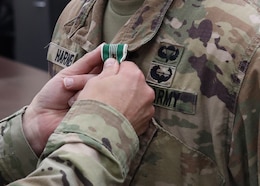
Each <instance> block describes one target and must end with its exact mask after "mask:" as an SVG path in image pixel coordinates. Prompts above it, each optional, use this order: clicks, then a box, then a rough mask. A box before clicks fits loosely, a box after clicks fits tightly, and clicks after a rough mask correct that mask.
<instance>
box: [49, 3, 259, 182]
mask: <svg viewBox="0 0 260 186" xmlns="http://www.w3.org/2000/svg"><path fill="white" fill-rule="evenodd" d="M259 5H260V2H259V1H258V0H237V1H228V0H226V1H223V0H214V1H213V0H203V1H200V0H189V1H182V0H146V1H145V2H144V4H143V5H142V7H141V8H140V9H139V10H138V11H137V12H136V13H135V14H134V15H133V16H132V17H131V18H130V19H129V21H128V22H127V23H126V24H125V25H124V26H123V27H122V28H121V29H120V30H119V31H118V33H117V34H116V36H115V38H114V39H113V41H112V43H127V44H128V45H129V48H128V56H127V58H128V60H132V61H134V62H135V63H136V64H137V65H138V66H139V67H140V68H141V69H142V71H143V73H144V74H145V76H146V79H147V82H148V83H149V84H150V85H151V86H152V87H153V89H154V91H155V93H156V99H155V102H154V104H155V105H156V113H155V116H154V120H153V124H152V125H151V126H150V128H149V130H148V131H147V132H146V134H144V135H143V136H141V137H140V139H139V140H140V149H139V151H138V153H137V155H136V156H135V158H134V160H133V161H132V164H131V167H130V171H129V173H128V175H127V178H126V180H125V183H124V185H138V186H139V185H144V186H146V185H199V186H202V185H209V184H211V185H260V183H259V181H258V180H259V176H260V173H259V170H260V165H259V163H258V162H259V159H258V158H260V157H259V156H260V153H259V151H258V150H259V148H258V147H259V145H258V141H259V140H260V139H258V138H259V133H258V131H259V124H260V120H259V112H260V104H259V103H260V94H259V92H260V88H259V87H260V79H259V74H260V65H259V64H258V65H257V63H259V62H260V61H259V60H260V49H259V42H260V35H259V30H260V15H259V10H260V9H259ZM105 6H106V1H105V0H72V1H71V3H69V4H68V6H67V7H66V8H65V10H64V11H63V13H62V14H61V17H60V18H59V20H58V22H57V25H56V28H55V31H54V33H53V39H52V43H51V44H50V47H49V53H48V60H49V61H50V65H49V71H50V72H51V74H55V73H57V72H58V71H59V70H60V69H62V68H64V67H66V66H69V65H71V64H72V63H73V62H75V60H76V59H78V58H80V57H81V56H82V55H83V54H84V53H86V52H89V51H91V50H93V49H94V48H96V47H97V46H98V45H99V44H100V43H101V42H102V32H103V30H102V19H103V14H102V12H104V9H105ZM126 96H127V95H126ZM79 117H80V116H79ZM86 169H87V167H86Z"/></svg>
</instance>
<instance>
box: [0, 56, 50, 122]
mask: <svg viewBox="0 0 260 186" xmlns="http://www.w3.org/2000/svg"><path fill="white" fill-rule="evenodd" d="M48 80H49V75H48V73H47V72H46V71H42V70H39V69H36V68H34V67H31V66H27V65H24V64H22V63H18V62H15V61H12V60H10V59H6V58H4V57H1V56H0V119H2V118H4V117H6V116H9V115H10V114H12V113H14V112H15V111H17V110H19V109H20V108H22V107H23V106H25V105H28V104H29V103H30V102H31V100H32V98H33V97H34V96H35V95H36V93H37V92H38V91H39V90H40V89H41V88H42V87H43V85H44V84H45V83H46V82H47V81H48Z"/></svg>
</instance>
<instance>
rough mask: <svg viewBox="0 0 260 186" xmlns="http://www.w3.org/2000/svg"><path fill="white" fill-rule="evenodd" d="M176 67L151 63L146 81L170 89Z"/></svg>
mask: <svg viewBox="0 0 260 186" xmlns="http://www.w3.org/2000/svg"><path fill="white" fill-rule="evenodd" d="M175 70H176V67H174V66H167V65H162V64H156V63H152V64H151V66H150V69H149V73H148V74H147V77H146V81H147V82H150V83H153V84H160V85H161V86H165V87H170V86H171V84H172V80H173V77H174V74H175Z"/></svg>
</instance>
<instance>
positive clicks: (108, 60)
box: [104, 58, 117, 67]
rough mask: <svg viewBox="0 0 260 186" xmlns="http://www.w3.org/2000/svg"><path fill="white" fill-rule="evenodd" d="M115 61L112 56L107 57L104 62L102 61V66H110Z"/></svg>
mask: <svg viewBox="0 0 260 186" xmlns="http://www.w3.org/2000/svg"><path fill="white" fill-rule="evenodd" d="M116 62H117V61H116V60H115V59H113V58H109V59H107V60H106V61H105V63H104V66H107V67H108V66H112V65H114V64H115V63H116Z"/></svg>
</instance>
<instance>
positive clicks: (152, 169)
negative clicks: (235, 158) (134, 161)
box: [130, 129, 225, 186]
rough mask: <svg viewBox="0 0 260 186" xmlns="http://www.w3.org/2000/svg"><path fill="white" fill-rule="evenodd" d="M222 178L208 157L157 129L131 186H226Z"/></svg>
mask: <svg viewBox="0 0 260 186" xmlns="http://www.w3.org/2000/svg"><path fill="white" fill-rule="evenodd" d="M224 182H225V181H224V178H223V175H221V174H220V172H219V171H218V168H217V166H216V164H215V163H214V162H213V161H212V160H210V159H209V158H208V157H206V156H205V155H203V154H201V153H199V152H197V151H195V150H193V149H190V148H188V147H187V146H185V145H184V144H182V143H181V142H180V141H179V140H177V139H176V138H175V137H173V136H170V135H169V134H168V133H166V132H164V131H163V130H161V129H158V131H157V132H156V134H155V135H154V137H153V139H152V141H151V143H150V145H149V147H148V148H147V150H146V152H145V153H144V155H143V157H142V160H141V162H140V164H139V166H138V168H137V169H136V170H135V174H134V175H133V177H132V180H131V184H130V185H138V186H140V185H143V186H146V185H149V186H153V185H156V186H158V185H159V186H160V185H162V186H163V185H177V186H179V185H193V186H194V185H195V186H196V185H198V186H204V185H205V186H206V185H207V186H208V185H209V183H210V184H211V186H215V185H218V186H219V185H224Z"/></svg>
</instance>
